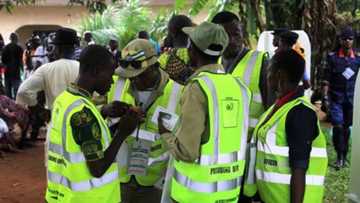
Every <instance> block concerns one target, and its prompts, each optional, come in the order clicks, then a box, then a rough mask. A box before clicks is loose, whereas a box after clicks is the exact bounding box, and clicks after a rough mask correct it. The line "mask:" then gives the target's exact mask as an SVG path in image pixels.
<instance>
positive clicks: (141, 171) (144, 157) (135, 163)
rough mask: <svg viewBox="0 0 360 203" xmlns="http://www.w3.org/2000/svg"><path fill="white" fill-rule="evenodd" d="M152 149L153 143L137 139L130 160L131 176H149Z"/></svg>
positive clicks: (131, 148) (131, 149) (129, 169)
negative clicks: (148, 169)
mask: <svg viewBox="0 0 360 203" xmlns="http://www.w3.org/2000/svg"><path fill="white" fill-rule="evenodd" d="M150 147H151V143H150V142H149V141H146V140H142V139H136V140H135V141H134V142H133V143H132V145H131V147H130V153H129V158H128V160H129V163H128V174H129V175H141V176H145V175H146V174H147V168H148V161H149V153H150Z"/></svg>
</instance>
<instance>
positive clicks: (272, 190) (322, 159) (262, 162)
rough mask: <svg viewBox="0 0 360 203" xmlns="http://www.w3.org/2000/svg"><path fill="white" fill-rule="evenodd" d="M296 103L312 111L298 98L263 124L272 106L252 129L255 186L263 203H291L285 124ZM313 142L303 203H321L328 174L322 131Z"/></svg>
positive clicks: (309, 104) (308, 105)
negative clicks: (254, 154) (255, 146)
mask: <svg viewBox="0 0 360 203" xmlns="http://www.w3.org/2000/svg"><path fill="white" fill-rule="evenodd" d="M299 104H304V105H305V106H307V107H308V108H310V109H313V107H312V105H311V103H310V101H309V100H308V99H307V98H306V97H299V98H297V99H295V100H293V101H291V102H289V103H287V104H285V105H284V106H282V107H281V108H280V109H278V110H277V111H276V112H275V113H274V115H272V117H271V118H270V119H269V120H268V121H266V122H265V123H264V120H265V119H266V117H267V115H269V114H270V113H271V112H272V110H273V107H272V108H270V109H269V110H268V111H267V112H266V113H265V114H264V115H263V116H262V117H261V120H260V122H259V124H258V126H257V127H256V128H255V131H254V137H255V139H256V143H257V153H256V170H255V176H256V185H257V188H258V191H259V194H260V197H261V199H262V200H263V201H264V202H266V203H288V202H290V194H291V192H290V180H291V168H290V167H289V147H288V144H287V139H286V131H285V123H286V117H287V114H288V112H289V111H290V110H291V109H292V108H294V107H295V106H297V105H299ZM318 126H319V135H318V136H317V137H316V139H315V140H314V141H313V142H312V150H311V154H310V162H309V168H308V169H307V171H306V186H305V195H304V201H303V202H304V203H320V202H323V195H324V180H325V175H326V171H327V164H328V159H327V153H326V139H325V136H324V135H323V133H322V132H321V128H320V124H318Z"/></svg>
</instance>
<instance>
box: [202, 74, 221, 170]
mask: <svg viewBox="0 0 360 203" xmlns="http://www.w3.org/2000/svg"><path fill="white" fill-rule="evenodd" d="M200 79H202V80H203V81H204V82H205V84H206V85H207V87H208V88H209V90H210V92H211V97H212V100H213V111H214V115H213V118H214V123H213V132H214V157H213V159H212V161H213V163H212V164H216V163H217V162H218V155H219V147H220V145H219V122H220V120H219V108H220V107H219V104H218V96H217V93H216V88H215V85H214V83H213V82H212V81H211V79H210V78H209V77H208V76H207V75H204V76H202V77H201V78H200ZM200 161H201V159H200ZM200 165H201V163H200Z"/></svg>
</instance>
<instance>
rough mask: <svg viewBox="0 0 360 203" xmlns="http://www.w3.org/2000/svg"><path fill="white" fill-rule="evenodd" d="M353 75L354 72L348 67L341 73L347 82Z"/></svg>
mask: <svg viewBox="0 0 360 203" xmlns="http://www.w3.org/2000/svg"><path fill="white" fill-rule="evenodd" d="M354 74H355V72H354V71H353V70H352V69H351V68H349V67H347V68H346V69H345V71H344V72H343V73H342V75H343V76H344V77H345V78H346V79H347V80H349V79H350V78H351V77H352V76H353V75H354Z"/></svg>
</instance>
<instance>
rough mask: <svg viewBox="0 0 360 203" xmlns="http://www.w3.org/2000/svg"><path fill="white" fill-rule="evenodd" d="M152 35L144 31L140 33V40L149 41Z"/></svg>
mask: <svg viewBox="0 0 360 203" xmlns="http://www.w3.org/2000/svg"><path fill="white" fill-rule="evenodd" d="M149 37H150V35H149V33H148V32H147V31H145V30H142V31H140V32H139V33H138V38H140V39H149Z"/></svg>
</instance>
